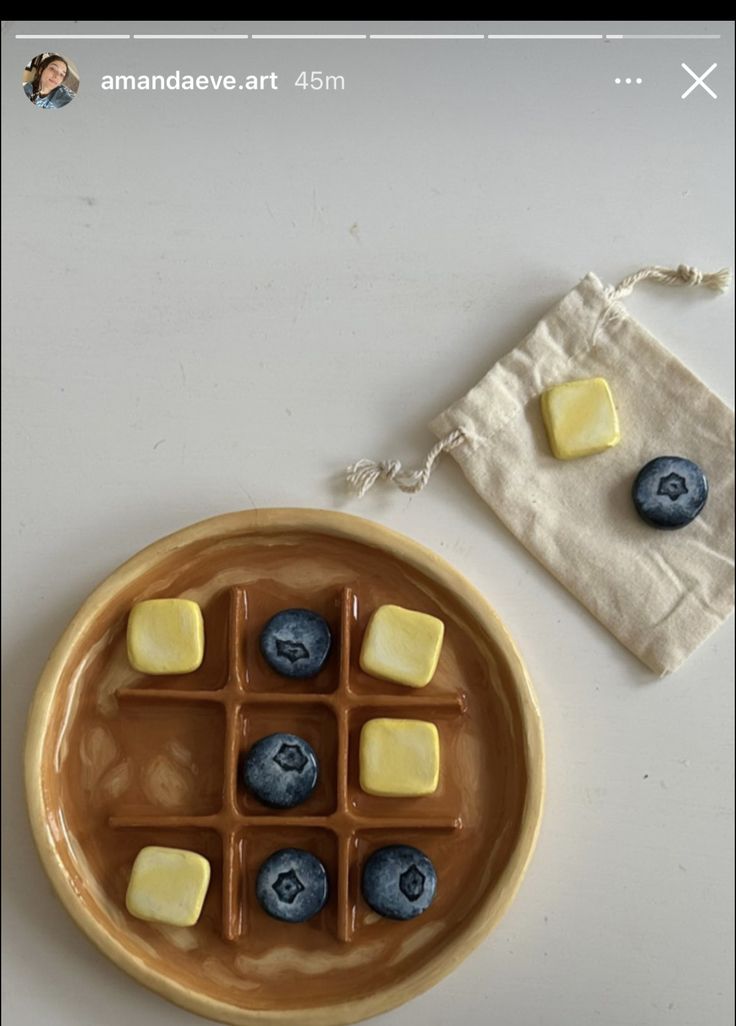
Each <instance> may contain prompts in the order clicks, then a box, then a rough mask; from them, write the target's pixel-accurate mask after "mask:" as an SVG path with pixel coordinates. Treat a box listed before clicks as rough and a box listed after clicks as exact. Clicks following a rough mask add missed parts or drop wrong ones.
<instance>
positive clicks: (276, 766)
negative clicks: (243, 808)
mask: <svg viewBox="0 0 736 1026" xmlns="http://www.w3.org/2000/svg"><path fill="white" fill-rule="evenodd" d="M241 779H242V781H243V784H244V786H245V787H246V788H247V790H248V791H250V792H251V794H253V795H255V797H256V798H258V799H259V801H261V802H263V804H264V805H270V806H271V807H272V808H275V809H292V808H293V807H294V806H295V805H301V803H302V802H305V801H306V800H307V798H309V796H310V795H311V793H312V792H313V791H314V789H315V787H316V786H317V780H318V779H319V765H318V761H317V755H316V753H315V751H314V749H313V748H312V746H311V745H310V744H309V742H307V741H305V740H304V738H302V737H297V735H296V734H269V735H268V737H264V738H261V740H260V741H257V742H256V743H255V744H254V745H253V747H252V748H251V749H250V751H249V752H248V754H247V755H246V756H245V759H244V760H243V763H242V768H241Z"/></svg>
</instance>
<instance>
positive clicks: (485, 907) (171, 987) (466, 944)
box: [24, 507, 545, 1026]
mask: <svg viewBox="0 0 736 1026" xmlns="http://www.w3.org/2000/svg"><path fill="white" fill-rule="evenodd" d="M290 531H291V532H294V531H306V532H308V533H314V534H319V533H322V534H324V533H327V534H332V535H335V536H337V537H340V538H345V539H348V540H351V541H357V542H361V543H363V544H368V545H372V546H374V547H378V548H381V549H382V550H384V551H387V552H389V554H391V555H393V556H395V557H398V558H399V559H400V560H402V561H403V562H406V563H409V564H410V565H411V566H413V567H414V568H415V569H417V570H420V571H422V572H423V573H425V574H426V575H427V576H429V577H430V578H432V579H433V580H435V581H436V582H438V583H440V584H442V585H444V586H445V587H447V588H449V590H450V591H451V592H452V593H453V594H454V595H455V596H456V597H457V598H459V599H460V600H461V602H462V604H463V605H464V606H466V607H468V608H469V609H470V610H472V612H473V615H474V616H475V617H476V618H477V619H479V620H480V621H481V623H482V624H483V627H484V629H485V630H486V631H487V633H488V634H489V636H490V637H492V638H493V640H494V642H495V643H496V644H497V645H498V646H499V647H500V649H501V651H502V653H503V656H504V658H505V659H506V661H507V663H508V666H509V669H510V670H511V675H512V677H513V680H514V685H515V689H516V692H517V696H518V701H519V708H520V715H521V720H522V727H523V748H524V754H525V759H526V769H527V790H526V798H525V802H524V809H523V812H522V817H521V825H520V829H519V835H518V838H517V843H516V845H515V847H514V850H513V852H512V854H511V857H510V858H509V860H508V862H507V864H506V866H505V867H504V870H503V872H502V873H501V876H500V877H499V880H498V882H497V884H496V886H495V887H494V889H493V891H492V892H491V893H490V894H489V895H488V896H487V898H486V899H485V900H484V901H483V902H482V903H481V904H480V906H479V907H478V908H477V909H476V910H475V912H474V915H473V918H472V920H471V922H470V924H469V926H467V927H464V928H463V929H462V930H461V931H460V932H459V933H458V935H457V936H456V937H454V938H452V939H451V940H450V941H449V942H448V943H447V944H446V945H444V946H443V949H442V951H441V952H440V953H439V954H437V955H434V956H430V958H429V959H428V960H427V961H426V962H425V963H424V965H422V966H421V967H419V968H418V969H416V970H415V971H414V972H412V973H411V974H410V975H409V976H406V977H403V978H402V979H401V980H400V981H398V982H397V983H394V984H391V985H389V986H387V987H382V988H381V989H380V990H378V991H376V992H375V993H373V994H370V995H368V996H365V997H361V998H356V999H354V1000H349V1001H343V1002H339V1003H336V1004H332V1005H325V1006H312V1007H306V1008H293V1009H292V1008H289V1009H254V1008H243V1007H241V1006H238V1005H235V1004H232V1003H230V1002H227V1001H223V1000H220V999H218V998H214V997H211V996H210V995H207V994H203V993H199V992H194V991H191V990H189V989H188V988H186V987H185V986H183V985H182V984H179V983H176V982H175V981H173V980H172V979H171V978H170V977H168V976H166V975H164V974H163V973H162V972H159V971H157V970H155V969H153V968H152V967H150V966H149V965H147V964H146V963H145V962H144V960H143V959H142V958H139V957H137V956H136V955H135V954H134V953H132V952H131V951H129V950H128V949H127V948H126V947H125V946H124V945H123V944H122V943H120V942H119V941H117V940H116V939H114V938H113V937H112V935H111V934H110V933H109V932H108V931H107V930H106V929H105V928H104V926H103V925H101V924H100V923H99V922H98V921H97V920H96V919H95V917H94V916H93V915H92V914H91V913H90V912H88V911H87V910H86V907H85V906H84V905H83V904H82V903H81V902H80V901H79V900H78V899H77V897H76V895H75V892H74V888H73V886H72V884H71V882H70V880H69V876H68V874H67V872H66V871H65V869H64V866H63V863H62V861H61V858H60V857H59V855H58V854H57V852H56V846H55V843H54V839H53V836H52V833H51V830H50V826H49V822H48V818H47V816H46V806H45V801H44V787H43V779H42V774H41V769H42V756H43V750H44V745H45V737H46V733H47V729H48V725H49V718H50V714H51V711H52V708H53V700H54V697H55V693H56V688H57V685H58V679H59V675H60V673H61V671H62V669H63V667H64V665H65V663H66V660H67V658H68V655H69V652H70V650H72V649H73V648H74V646H75V644H76V642H77V640H78V639H79V636H80V635H81V633H82V632H83V630H84V628H85V625H86V623H87V622H88V621H89V620H90V619H91V618H92V617H93V615H94V613H95V611H96V610H98V609H99V608H100V607H101V606H104V605H105V604H106V603H107V602H108V601H109V600H110V598H111V597H112V596H113V595H114V594H115V593H116V592H117V591H118V590H119V589H121V588H123V587H125V586H126V585H127V584H128V583H130V582H131V581H132V579H133V578H134V577H136V576H138V575H139V574H140V573H141V572H142V571H143V569H144V568H145V567H146V566H148V565H150V564H152V563H156V562H158V561H160V560H161V559H164V558H166V557H167V556H168V555H170V554H171V553H173V552H175V551H176V550H177V549H179V548H183V547H185V546H189V545H191V544H194V543H197V542H206V541H207V540H215V539H216V540H218V541H223V540H226V539H227V538H229V537H232V536H234V535H247V534H257V533H274V534H276V533H284V534H286V533H288V532H290ZM24 768H25V790H26V803H27V809H28V814H29V818H30V824H31V829H32V833H33V837H34V841H35V843H36V847H37V849H38V852H39V855H40V858H41V862H42V865H43V868H44V870H45V872H46V874H47V876H48V877H49V879H50V881H51V883H52V885H53V888H54V892H55V893H56V896H57V897H58V898H59V899H60V900H61V902H62V904H63V905H64V907H65V908H66V910H67V912H68V913H69V914H70V915H71V917H72V919H73V920H74V922H75V923H76V924H77V926H79V927H80V928H81V929H82V930H83V931H84V933H85V934H86V935H87V937H88V938H89V939H90V940H91V941H92V942H93V943H94V944H95V945H96V946H97V948H99V949H100V950H101V951H102V952H103V953H104V954H105V955H106V956H107V957H108V958H109V959H110V960H111V961H112V962H113V963H114V964H115V965H117V966H118V967H119V968H120V969H122V970H123V971H124V972H126V973H127V974H128V975H130V976H132V977H133V978H134V979H135V980H137V982H139V983H142V984H143V985H144V986H146V987H148V988H149V989H150V990H153V991H154V992H156V993H158V994H160V995H161V996H163V997H166V998H167V999H168V1000H169V1001H172V1002H173V1003H174V1004H177V1005H179V1006H180V1007H182V1008H185V1009H186V1010H187V1011H190V1012H194V1013H196V1014H198V1015H202V1016H205V1017H207V1018H210V1019H214V1020H216V1021H220V1022H224V1023H228V1024H229V1026H259V1024H263V1023H266V1022H268V1023H275V1024H278V1026H347V1024H349V1023H354V1022H358V1021H360V1020H362V1019H365V1018H368V1017H370V1016H374V1015H378V1014H380V1013H382V1012H386V1011H388V1010H390V1009H392V1008H396V1007H397V1006H399V1005H401V1004H403V1003H404V1002H406V1001H409V1000H411V999H412V998H414V997H416V996H418V995H419V994H421V993H423V992H424V991H426V990H428V989H429V988H430V987H432V986H434V984H435V983H438V982H439V981H440V980H441V979H442V978H443V977H445V976H446V975H447V974H448V973H450V972H451V971H452V970H453V969H454V968H455V967H456V966H457V965H459V964H460V962H462V961H463V960H464V959H465V958H466V957H467V956H468V955H469V954H470V953H471V951H473V950H474V949H475V948H476V947H477V946H478V944H480V942H481V941H482V940H483V939H484V938H485V937H486V936H487V935H488V934H489V933H490V932H491V930H492V929H493V928H494V927H495V926H496V925H497V924H498V922H499V921H500V920H501V918H502V917H503V915H504V914H505V912H506V910H507V909H508V907H509V906H510V904H511V902H512V901H513V899H514V897H515V895H516V893H517V891H518V889H519V887H520V885H521V881H522V879H523V877H524V875H525V873H526V870H527V868H528V865H529V862H530V860H531V857H532V855H533V852H534V848H535V845H536V841H537V838H538V835H539V828H540V823H541V817H542V808H543V804H544V791H545V772H544V769H545V758H544V739H543V733H542V721H541V715H540V712H539V707H538V704H537V699H536V695H535V693H534V688H533V685H532V683H531V679H530V677H529V674H528V672H527V670H526V667H525V665H524V662H523V660H522V658H521V655H520V653H519V651H518V649H517V647H516V644H515V642H514V641H513V639H512V637H511V635H510V634H509V632H508V630H507V628H506V627H505V625H504V624H503V622H502V621H501V619H500V618H499V616H498V614H497V613H496V612H495V610H494V609H493V608H492V606H491V605H490V604H489V602H488V601H487V599H486V598H485V597H484V596H483V595H482V593H481V592H480V591H479V590H478V589H477V588H476V586H475V585H474V584H472V583H471V582H470V581H469V580H468V579H467V578H466V577H465V576H464V575H463V574H462V573H461V572H460V571H459V570H457V569H456V568H455V567H454V566H452V565H451V564H450V563H449V562H447V560H445V559H444V557H442V556H440V555H439V554H438V553H436V552H434V551H433V550H432V549H430V548H427V547H426V546H424V545H422V544H421V543H419V542H416V541H414V540H413V539H412V538H409V537H407V536H406V535H404V534H401V533H399V532H397V531H394V530H392V529H391V528H389V527H386V526H385V525H383V524H380V523H377V522H375V521H372V520H367V519H365V518H363V517H358V516H355V515H354V514H350V513H343V512H341V511H336V510H322V509H313V508H300V507H278V508H259V509H251V510H240V511H235V512H231V513H221V514H218V515H216V516H212V517H208V518H206V519H205V520H200V521H197V522H196V523H194V524H190V525H189V526H187V527H183V528H180V529H178V530H176V531H174V532H172V533H171V534H168V535H165V536H164V537H163V538H159V539H157V540H156V541H154V542H152V543H151V544H149V545H147V546H145V547H144V548H143V549H141V550H139V551H138V552H137V553H136V554H135V555H133V556H131V557H130V558H129V559H127V560H126V561H125V562H124V563H122V564H121V565H120V566H118V567H117V569H115V570H113V571H112V572H111V573H110V574H108V575H107V576H106V577H105V578H104V580H103V581H101V582H100V584H99V585H98V586H97V587H96V588H95V589H94V590H93V591H92V592H91V594H90V595H89V596H88V597H87V598H86V599H85V601H84V602H83V603H82V605H81V606H80V607H79V609H78V610H77V612H76V613H75V615H74V616H73V617H72V619H71V621H70V622H69V624H68V625H67V627H66V629H65V630H64V632H63V634H62V635H61V637H60V638H59V640H58V641H57V643H56V645H55V646H54V648H53V650H52V652H51V654H50V656H49V658H48V660H47V662H46V665H45V667H44V669H43V670H42V672H41V676H40V678H39V681H38V684H37V686H36V690H35V693H34V697H33V700H32V703H31V707H30V711H29V715H28V721H27V727H26V736H25V750H24Z"/></svg>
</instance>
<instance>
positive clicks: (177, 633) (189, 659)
mask: <svg viewBox="0 0 736 1026" xmlns="http://www.w3.org/2000/svg"><path fill="white" fill-rule="evenodd" d="M203 658H204V620H203V618H202V610H201V609H200V608H199V606H198V605H197V603H196V602H192V601H190V600H189V599H147V600H146V601H145V602H139V603H138V604H137V605H135V606H133V608H132V609H131V611H130V616H129V617H128V659H129V661H130V664H131V666H132V667H133V668H134V669H135V670H139V671H140V672H141V673H154V674H161V673H191V672H192V671H193V670H196V669H198V668H199V666H200V665H201V663H202V659H203Z"/></svg>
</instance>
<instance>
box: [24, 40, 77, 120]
mask: <svg viewBox="0 0 736 1026" xmlns="http://www.w3.org/2000/svg"><path fill="white" fill-rule="evenodd" d="M78 91H79V72H78V71H77V68H76V65H75V64H74V63H73V62H72V61H70V60H69V59H68V58H67V57H62V56H61V54H58V53H39V54H37V55H36V56H35V57H34V58H33V59H32V60H30V61H29V62H28V64H26V66H25V68H24V70H23V92H24V93H25V94H26V96H27V97H28V99H29V100H30V101H31V103H32V104H33V105H34V107H43V108H46V109H47V110H58V108H59V107H66V105H67V104H69V103H71V102H72V100H73V99H74V98H75V97H76V95H77V92H78Z"/></svg>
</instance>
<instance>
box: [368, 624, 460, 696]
mask: <svg viewBox="0 0 736 1026" xmlns="http://www.w3.org/2000/svg"><path fill="white" fill-rule="evenodd" d="M444 634H445V625H444V624H443V623H442V621H441V620H438V619H437V617H436V616H430V615H429V614H428V613H417V612H415V611H414V610H413V609H402V607H401V606H379V608H378V609H377V610H376V611H375V612H374V614H373V616H372V617H371V618H370V621H369V622H368V627H367V628H366V632H365V636H364V638H363V645H362V648H361V650H360V666H361V669H363V670H365V672H366V673H369V674H370V675H371V676H372V677H381V678H383V679H384V680H391V681H394V682H395V683H396V684H406V685H407V686H408V687H410V688H423V687H424V686H425V685H426V684H429V682H430V681H431V679H432V677H433V676H434V672H435V670H436V669H437V663H438V662H439V658H440V650H441V648H442V639H443V637H444Z"/></svg>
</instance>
